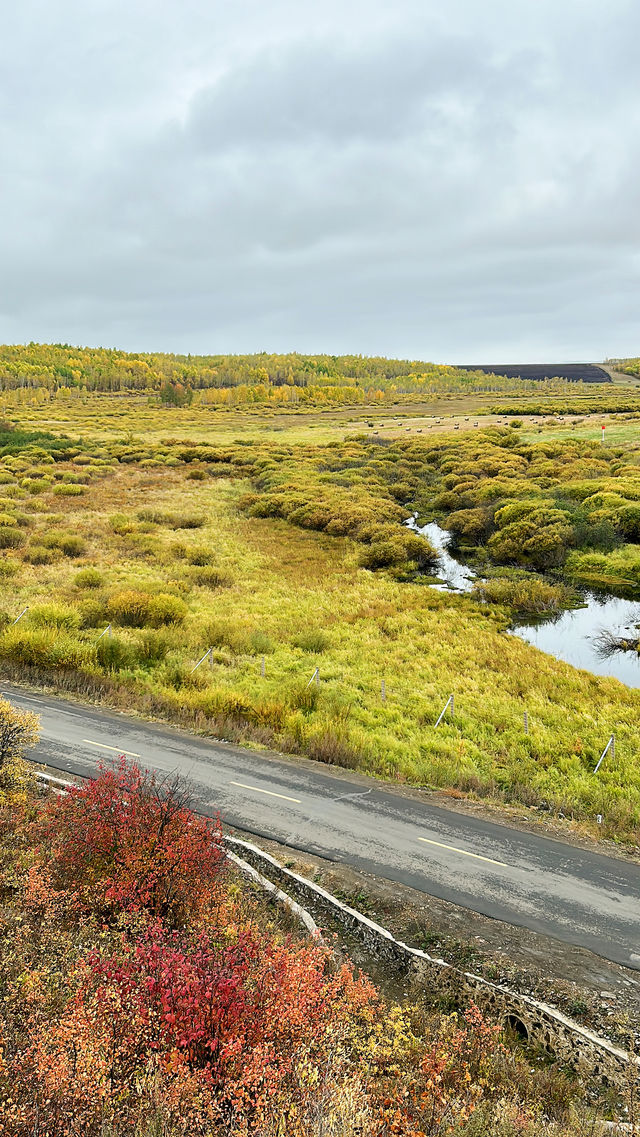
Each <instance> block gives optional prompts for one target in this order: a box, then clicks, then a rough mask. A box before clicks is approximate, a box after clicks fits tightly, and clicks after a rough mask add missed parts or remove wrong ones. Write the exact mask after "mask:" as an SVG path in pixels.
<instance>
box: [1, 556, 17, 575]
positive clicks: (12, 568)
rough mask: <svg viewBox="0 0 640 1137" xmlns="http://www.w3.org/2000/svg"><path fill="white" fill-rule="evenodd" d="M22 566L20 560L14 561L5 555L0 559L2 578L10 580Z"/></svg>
mask: <svg viewBox="0 0 640 1137" xmlns="http://www.w3.org/2000/svg"><path fill="white" fill-rule="evenodd" d="M19 568H20V561H14V560H12V559H11V558H10V557H5V558H4V559H3V560H1V561H0V580H2V579H4V580H9V579H10V578H11V577H12V576H15V575H16V573H17V572H18V570H19Z"/></svg>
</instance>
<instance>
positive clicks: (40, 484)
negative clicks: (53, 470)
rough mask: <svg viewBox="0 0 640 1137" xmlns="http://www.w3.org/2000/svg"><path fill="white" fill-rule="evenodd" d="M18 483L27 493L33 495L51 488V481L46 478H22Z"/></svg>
mask: <svg viewBox="0 0 640 1137" xmlns="http://www.w3.org/2000/svg"><path fill="white" fill-rule="evenodd" d="M20 485H21V486H22V488H23V489H24V490H26V491H27V493H31V494H34V495H35V494H39V493H44V492H45V491H46V490H48V489H50V488H51V482H50V480H49V479H48V478H23V479H22V481H21V482H20Z"/></svg>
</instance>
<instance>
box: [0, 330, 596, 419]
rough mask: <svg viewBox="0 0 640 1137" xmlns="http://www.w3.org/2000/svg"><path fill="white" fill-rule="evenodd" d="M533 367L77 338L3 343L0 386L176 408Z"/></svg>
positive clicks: (442, 383) (381, 392)
mask: <svg viewBox="0 0 640 1137" xmlns="http://www.w3.org/2000/svg"><path fill="white" fill-rule="evenodd" d="M546 370H551V371H552V373H553V375H554V376H559V377H557V378H556V377H550V378H549V379H547V381H546V387H545V389H547V390H553V391H557V390H564V389H566V385H567V382H568V381H569V380H570V381H575V380H578V381H579V380H580V379H583V381H586V382H606V383H608V382H610V379H609V376H608V375H606V373H605V372H602V371H601V370H600V369H599V368H596V367H592V368H591V371H592V372H594V373H595V375H591V373H589V375H588V376H587V375H586V374H585V375H582V374H580V375H578V374H570V375H569V374H565V373H567V372H569V371H573V370H574V369H573V368H568V367H566V366H564V367H563V366H562V365H558V367H553V368H547V369H546ZM586 370H588V368H587V369H585V368H583V369H582V371H583V372H585V371H586ZM530 371H537V369H535V368H533V369H532V368H519V369H518V368H502V369H501V374H499V375H496V374H493V373H491V372H490V371H489V369H488V368H486V367H479V368H473V367H468V366H466V367H449V366H446V365H442V364H435V363H427V362H424V361H421V360H408V359H385V358H380V357H368V356H361V355H313V356H308V355H301V354H298V353H297V352H292V353H290V354H288V355H271V354H268V353H266V352H262V353H258V354H255V355H169V354H163V353H160V352H135V353H130V352H123V351H118V350H116V349H112V348H86V347H74V346H73V345H71V344H36V343H30V344H26V345H14V346H0V391H4V392H11V391H18V392H20V391H22V392H23V393H24V392H29V391H30V392H31V393H37V397H38V398H39V399H44V400H46V399H47V398H49V397H51V396H55V395H56V394H57V393H58V392H59V391H60V392H64V391H65V390H66V391H69V392H76V393H82V392H92V391H98V392H127V391H129V392H145V393H148V394H150V395H157V397H158V398H159V399H160V400H161V401H162V402H165V403H167V404H178V405H181V404H184V403H190V402H191V401H193V400H195V401H196V402H198V403H201V404H205V405H206V404H212V405H215V404H221V403H222V404H224V403H230V404H233V405H237V404H241V403H263V402H269V403H273V404H276V405H277V404H287V403H293V404H296V403H306V402H312V403H345V402H346V403H365V402H367V403H375V402H380V403H388V402H391V401H393V400H394V399H395V398H396V397H398V396H414V397H421V396H427V395H430V394H434V393H438V394H447V393H456V394H465V393H471V392H480V393H482V392H487V393H490V392H499V391H500V392H513V393H516V392H518V393H520V392H523V391H525V392H526V391H527V390H529V391H534V390H535V391H536V393H539V390H540V385H539V384H536V383H533V382H532V380H534V379H535V380H538V379H544V378H545V377H544V376H542V375H538V374H537V373H536V374H535V375H533V374H531V375H530V374H529V372H530ZM525 372H527V374H526V375H525V374H524V373H525ZM520 376H522V377H520ZM18 397H19V396H18Z"/></svg>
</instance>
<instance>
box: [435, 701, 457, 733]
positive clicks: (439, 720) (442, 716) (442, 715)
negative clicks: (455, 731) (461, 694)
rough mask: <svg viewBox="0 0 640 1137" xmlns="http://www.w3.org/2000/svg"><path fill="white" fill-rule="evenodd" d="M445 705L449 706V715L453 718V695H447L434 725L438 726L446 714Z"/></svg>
mask: <svg viewBox="0 0 640 1137" xmlns="http://www.w3.org/2000/svg"><path fill="white" fill-rule="evenodd" d="M447 707H451V717H452V718H453V695H449V698H448V699H447V701H446V703H445V705H444V707H443V708H442V710H441V711H440V714H439V715H438V719H437V721H436V726H440V723H441V722H442V720H443V718H444V716H445V714H446V711H447Z"/></svg>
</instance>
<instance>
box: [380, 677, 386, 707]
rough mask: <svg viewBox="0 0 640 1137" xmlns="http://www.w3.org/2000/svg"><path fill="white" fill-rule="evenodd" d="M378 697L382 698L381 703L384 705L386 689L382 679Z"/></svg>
mask: <svg viewBox="0 0 640 1137" xmlns="http://www.w3.org/2000/svg"><path fill="white" fill-rule="evenodd" d="M380 696H381V698H382V702H383V703H386V701H387V687H386V684H385V681H384V679H382V680H381V681H380Z"/></svg>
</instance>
